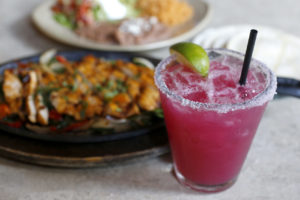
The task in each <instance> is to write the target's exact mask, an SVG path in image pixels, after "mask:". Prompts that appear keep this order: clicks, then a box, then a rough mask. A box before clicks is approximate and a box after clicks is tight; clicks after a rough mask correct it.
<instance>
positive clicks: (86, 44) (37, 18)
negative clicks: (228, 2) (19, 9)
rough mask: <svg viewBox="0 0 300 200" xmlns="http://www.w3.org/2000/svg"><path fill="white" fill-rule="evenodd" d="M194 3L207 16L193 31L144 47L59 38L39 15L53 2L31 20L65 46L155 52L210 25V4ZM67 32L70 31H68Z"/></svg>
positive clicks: (49, 1) (41, 7) (40, 7)
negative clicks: (200, 7) (199, 4)
mask: <svg viewBox="0 0 300 200" xmlns="http://www.w3.org/2000/svg"><path fill="white" fill-rule="evenodd" d="M193 1H197V2H198V3H201V4H202V5H203V6H205V14H204V16H203V17H202V19H201V20H200V21H197V22H196V25H195V26H194V27H193V28H192V29H190V30H188V31H186V32H185V33H182V34H180V35H178V36H175V37H172V38H169V39H166V40H161V41H158V42H154V43H149V44H143V45H131V46H120V45H109V44H101V43H99V44H97V43H95V42H93V41H90V40H88V39H85V38H81V37H79V36H77V35H76V34H75V33H73V34H74V36H76V39H78V41H80V40H81V41H82V42H77V41H76V42H75V43H74V41H71V40H66V39H64V38H62V37H59V36H57V35H55V34H54V33H53V32H51V31H49V30H47V27H46V26H44V25H43V21H42V20H41V17H40V15H39V12H41V11H45V12H47V10H50V9H49V6H51V5H52V4H53V0H47V1H45V2H43V3H41V4H39V5H38V6H37V7H36V8H35V9H34V10H33V12H32V13H31V20H32V22H33V24H34V26H35V27H36V28H37V29H38V30H39V31H40V32H42V33H43V34H44V35H45V36H47V37H48V38H51V39H54V40H56V41H59V42H61V43H63V44H67V45H71V46H77V47H81V48H88V49H95V50H107V51H124V52H136V51H148V50H154V49H159V48H163V47H167V46H170V45H172V44H175V43H177V42H180V41H184V40H188V39H191V38H192V37H194V36H195V35H196V34H197V33H199V32H200V31H201V30H202V29H203V28H204V27H205V26H206V25H207V24H208V22H209V20H210V19H211V16H212V12H213V9H212V7H211V6H210V4H209V3H208V2H207V1H204V0H193ZM48 19H49V18H48ZM57 25H59V24H57ZM66 30H67V31H70V30H68V29H66Z"/></svg>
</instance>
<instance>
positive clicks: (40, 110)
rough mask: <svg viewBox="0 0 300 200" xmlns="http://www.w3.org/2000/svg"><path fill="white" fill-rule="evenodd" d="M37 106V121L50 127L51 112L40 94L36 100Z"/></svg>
mask: <svg viewBox="0 0 300 200" xmlns="http://www.w3.org/2000/svg"><path fill="white" fill-rule="evenodd" d="M35 105H36V108H37V121H38V122H39V123H40V124H41V125H48V122H49V110H48V108H47V107H46V106H45V104H44V101H43V96H42V95H40V94H38V95H37V96H36V98H35Z"/></svg>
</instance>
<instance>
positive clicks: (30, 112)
mask: <svg viewBox="0 0 300 200" xmlns="http://www.w3.org/2000/svg"><path fill="white" fill-rule="evenodd" d="M28 76H29V81H28V82H27V83H26V85H25V94H24V95H25V99H26V100H25V104H26V111H27V118H28V120H29V121H30V122H31V123H36V122H37V108H36V105H35V102H34V94H35V90H36V88H37V83H38V79H37V73H36V72H35V71H29V72H28Z"/></svg>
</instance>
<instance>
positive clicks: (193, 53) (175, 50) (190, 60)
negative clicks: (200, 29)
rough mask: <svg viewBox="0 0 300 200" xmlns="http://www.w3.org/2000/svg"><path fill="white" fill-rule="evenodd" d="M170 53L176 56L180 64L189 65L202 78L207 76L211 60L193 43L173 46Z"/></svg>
mask: <svg viewBox="0 0 300 200" xmlns="http://www.w3.org/2000/svg"><path fill="white" fill-rule="evenodd" d="M170 53H171V54H173V55H175V56H176V59H177V60H178V62H180V63H183V64H185V65H187V66H188V67H190V68H192V69H193V70H195V71H196V72H198V73H200V74H201V75H202V76H207V74H208V70H209V58H208V55H207V53H206V52H205V50H204V49H203V48H202V47H201V46H199V45H196V44H194V43H191V42H181V43H177V44H174V45H172V46H171V47H170Z"/></svg>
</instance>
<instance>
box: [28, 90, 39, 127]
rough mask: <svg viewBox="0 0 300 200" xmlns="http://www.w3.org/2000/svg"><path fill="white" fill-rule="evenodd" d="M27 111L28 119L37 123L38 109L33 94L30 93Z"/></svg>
mask: <svg viewBox="0 0 300 200" xmlns="http://www.w3.org/2000/svg"><path fill="white" fill-rule="evenodd" d="M26 111H27V118H28V120H29V121H30V122H31V123H36V114H37V110H36V107H35V104H34V99H33V95H29V96H27V97H26Z"/></svg>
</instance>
